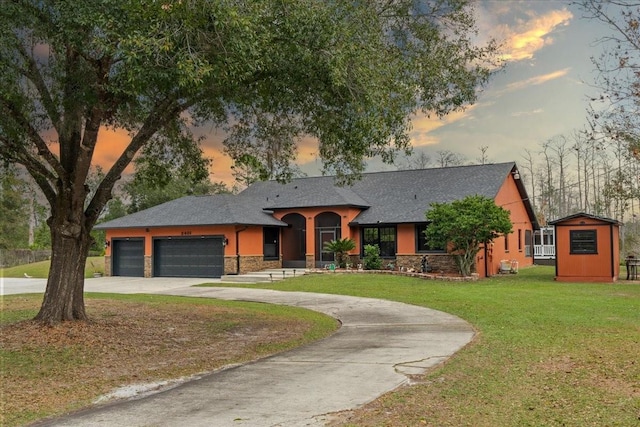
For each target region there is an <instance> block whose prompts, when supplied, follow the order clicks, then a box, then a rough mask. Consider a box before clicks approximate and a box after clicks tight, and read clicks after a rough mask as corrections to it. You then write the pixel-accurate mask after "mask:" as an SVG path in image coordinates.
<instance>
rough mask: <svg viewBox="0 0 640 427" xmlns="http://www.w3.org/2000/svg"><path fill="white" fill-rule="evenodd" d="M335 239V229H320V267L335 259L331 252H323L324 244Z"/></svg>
mask: <svg viewBox="0 0 640 427" xmlns="http://www.w3.org/2000/svg"><path fill="white" fill-rule="evenodd" d="M332 240H336V230H335V229H332V230H320V263H321V267H323V266H324V265H325V264H329V263H332V262H334V261H335V258H334V254H333V252H325V251H324V244H325V243H327V242H330V241H332Z"/></svg>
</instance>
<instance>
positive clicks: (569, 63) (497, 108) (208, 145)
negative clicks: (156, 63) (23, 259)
mask: <svg viewBox="0 0 640 427" xmlns="http://www.w3.org/2000/svg"><path fill="white" fill-rule="evenodd" d="M475 6H476V12H477V22H478V27H479V30H480V34H479V38H480V39H481V40H482V39H487V38H489V37H495V38H497V39H498V40H499V41H501V42H503V45H504V51H503V58H504V59H505V61H506V62H507V66H506V68H505V70H504V71H502V72H500V73H498V74H497V75H496V76H495V77H494V78H493V79H492V80H491V82H490V83H489V85H488V86H487V87H485V88H484V89H483V91H482V93H481V94H480V96H479V98H478V102H477V103H476V104H475V105H473V106H471V107H469V108H467V109H466V111H464V112H459V113H454V114H451V115H449V116H447V117H446V118H444V119H443V120H438V119H429V118H426V117H423V116H419V117H416V118H415V119H414V120H413V132H412V134H411V136H412V142H413V146H414V147H415V150H416V151H420V150H424V151H425V152H426V153H427V154H428V155H430V156H431V158H432V159H435V158H436V156H437V154H436V152H437V151H440V150H448V151H452V152H455V153H459V154H461V155H463V156H464V157H465V158H466V163H470V162H475V161H476V159H477V158H479V157H480V154H481V152H480V147H483V146H486V147H488V149H487V153H486V155H487V157H488V158H489V161H491V162H506V161H516V162H520V163H523V159H522V155H523V150H524V149H526V148H528V149H529V150H530V151H532V152H534V153H535V152H536V151H538V150H539V148H540V145H539V144H540V143H542V142H545V141H547V140H549V139H551V138H553V137H554V136H558V135H569V134H570V133H571V132H572V131H573V130H576V129H583V128H584V126H585V125H586V108H587V98H588V96H589V95H593V94H594V93H597V91H596V90H595V89H594V88H593V87H592V86H591V85H590V84H591V83H592V82H593V78H594V73H593V69H594V66H593V64H592V62H591V59H590V58H591V57H592V56H598V54H599V52H600V50H599V49H600V47H599V46H598V45H597V43H596V40H597V39H598V37H600V36H602V35H604V34H608V33H609V30H608V29H607V28H604V27H603V26H602V25H601V24H598V23H596V22H595V21H589V20H584V19H581V12H580V10H578V9H577V8H576V7H575V6H572V5H570V4H568V3H567V2H561V1H553V0H540V1H509V0H494V1H479V2H477V3H475ZM201 131H202V132H203V134H204V135H205V136H206V140H205V142H204V145H203V148H204V151H205V154H206V155H207V156H209V157H212V158H213V168H212V171H211V172H212V174H211V179H212V180H213V181H225V182H227V183H229V184H231V183H232V180H233V179H232V175H231V170H230V166H231V160H230V159H229V158H228V157H226V156H225V155H224V154H223V153H222V146H221V142H220V141H221V140H222V139H223V137H224V135H223V134H222V132H221V131H219V130H216V129H202V130H201ZM101 139H102V140H105V141H109V144H108V145H109V146H110V147H109V149H107V148H106V147H102V146H99V147H98V151H97V153H96V156H97V157H96V158H97V159H98V163H101V164H104V165H105V166H107V165H108V164H110V163H111V162H112V161H113V160H114V158H115V156H116V155H117V154H118V148H119V147H120V146H122V147H123V146H124V144H125V143H126V142H127V140H128V137H127V135H126V133H124V132H118V131H104V132H103V134H102V137H101ZM105 145H107V144H105ZM101 150H102V151H101ZM316 151H317V148H316V146H315V143H314V142H313V141H305V142H304V143H303V144H301V146H300V148H299V161H298V163H299V164H300V166H301V169H302V170H303V171H304V172H306V173H308V174H309V175H319V174H320V169H321V163H320V161H319V160H318V159H316V155H315V153H316ZM392 169H395V167H394V166H391V165H383V164H382V163H380V162H379V161H376V160H375V159H373V160H371V161H370V162H368V171H379V170H392Z"/></svg>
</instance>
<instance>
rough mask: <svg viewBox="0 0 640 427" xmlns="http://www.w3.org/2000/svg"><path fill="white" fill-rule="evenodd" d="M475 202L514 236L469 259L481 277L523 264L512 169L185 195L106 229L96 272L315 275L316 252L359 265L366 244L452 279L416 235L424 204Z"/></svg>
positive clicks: (526, 229) (446, 262) (451, 266)
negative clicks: (506, 214) (344, 249)
mask: <svg viewBox="0 0 640 427" xmlns="http://www.w3.org/2000/svg"><path fill="white" fill-rule="evenodd" d="M469 195H482V196H486V197H489V198H491V199H493V200H495V202H496V204H498V205H499V206H502V207H504V208H505V209H507V210H509V211H510V213H511V220H512V223H513V227H514V233H512V234H510V235H508V236H506V237H500V238H499V239H497V240H496V241H494V243H493V244H490V245H487V247H485V248H483V249H482V250H481V252H480V253H479V254H478V257H477V259H476V271H477V273H478V274H479V275H480V276H481V277H485V276H490V275H493V274H496V273H497V272H499V269H500V261H501V260H504V259H508V260H513V261H514V262H517V263H518V264H519V265H520V266H525V265H531V264H532V263H533V250H532V234H533V231H534V230H535V229H538V225H537V222H536V218H535V215H534V213H533V210H532V207H531V204H530V203H529V199H528V197H527V194H526V191H525V188H524V185H523V183H522V182H521V180H520V174H519V172H518V169H517V166H516V164H515V163H513V162H511V163H499V164H488V165H473V166H459V167H448V168H433V169H420V170H404V171H393V172H377V173H367V174H364V175H363V176H362V179H360V180H358V181H356V182H355V183H353V184H352V185H350V186H344V187H340V186H336V185H335V182H334V178H333V177H309V178H297V179H294V180H292V181H291V182H289V183H286V184H281V183H278V182H275V181H266V182H256V183H254V184H252V185H251V186H249V187H248V188H247V189H246V190H244V191H242V192H241V193H239V194H237V195H230V194H220V195H211V196H187V197H183V198H181V199H177V200H173V201H170V202H167V203H164V204H162V205H159V206H155V207H152V208H150V209H146V210H144V211H140V212H136V213H134V214H131V215H128V216H125V217H122V218H118V219H115V220H112V221H109V222H106V223H103V224H100V225H98V226H97V227H96V228H98V229H104V230H106V239H107V241H106V245H107V250H106V257H105V260H106V273H107V274H110V275H122V276H145V277H151V276H186V277H220V276H222V275H224V274H236V273H245V272H248V271H256V270H261V269H266V268H283V267H293V268H314V267H320V268H323V267H325V266H327V265H329V264H330V263H332V262H333V261H334V259H333V254H332V253H327V252H323V245H324V243H325V242H328V241H330V240H333V239H337V238H345V237H350V238H352V239H353V240H355V242H356V249H355V250H354V251H352V253H351V254H350V258H351V261H352V263H354V264H357V263H359V262H361V258H362V256H363V248H364V246H365V245H367V244H376V245H378V246H379V248H380V252H381V256H382V257H383V258H384V259H385V264H388V263H393V264H394V265H395V266H399V267H406V268H415V269H416V270H417V269H419V267H420V260H421V258H422V256H423V255H426V256H427V258H428V262H429V265H430V266H431V267H432V268H433V270H434V271H443V272H450V273H455V272H457V267H456V265H455V261H454V260H453V258H452V257H451V256H450V255H448V254H447V253H446V252H445V251H444V250H443V249H442V248H436V247H432V246H431V245H430V244H429V242H428V241H426V239H425V237H424V234H423V231H424V230H425V228H426V227H427V226H428V224H427V222H426V219H425V211H426V210H427V209H428V208H429V205H430V204H431V203H433V202H451V201H453V200H457V199H461V198H464V197H466V196H469Z"/></svg>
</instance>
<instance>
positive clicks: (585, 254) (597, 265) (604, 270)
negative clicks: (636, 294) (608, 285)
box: [549, 213, 621, 282]
mask: <svg viewBox="0 0 640 427" xmlns="http://www.w3.org/2000/svg"><path fill="white" fill-rule="evenodd" d="M549 224H550V225H553V226H554V227H555V229H556V233H555V234H556V276H555V279H556V280H557V281H560V282H615V281H616V280H617V279H618V276H619V275H620V250H619V248H620V225H621V224H620V222H618V221H617V220H615V219H609V218H603V217H599V216H595V215H590V214H586V213H577V214H574V215H570V216H567V217H564V218H560V219H557V220H555V221H550V222H549Z"/></svg>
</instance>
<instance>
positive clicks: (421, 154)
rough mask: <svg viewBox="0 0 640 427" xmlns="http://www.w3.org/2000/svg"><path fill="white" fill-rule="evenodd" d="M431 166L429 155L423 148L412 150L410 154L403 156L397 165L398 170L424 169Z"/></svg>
mask: <svg viewBox="0 0 640 427" xmlns="http://www.w3.org/2000/svg"><path fill="white" fill-rule="evenodd" d="M430 166H431V156H429V155H428V154H427V153H426V152H425V151H424V150H419V151H413V152H412V153H411V154H410V155H407V156H404V159H403V161H401V162H400V164H399V165H397V167H398V169H399V170H407V169H426V168H428V167H430Z"/></svg>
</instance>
